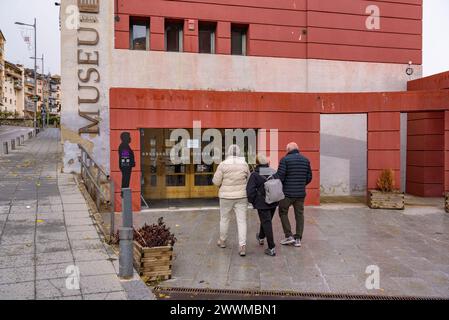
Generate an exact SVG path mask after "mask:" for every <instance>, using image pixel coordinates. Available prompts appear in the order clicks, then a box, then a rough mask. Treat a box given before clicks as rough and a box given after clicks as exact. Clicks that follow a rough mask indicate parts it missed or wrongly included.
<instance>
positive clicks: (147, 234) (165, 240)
mask: <svg viewBox="0 0 449 320" xmlns="http://www.w3.org/2000/svg"><path fill="white" fill-rule="evenodd" d="M134 240H135V241H137V242H138V243H139V244H140V245H141V246H142V247H148V248H154V247H164V246H168V245H174V244H175V243H176V241H177V239H176V237H175V235H174V234H173V233H171V232H170V228H168V227H167V226H166V224H165V222H164V219H163V218H162V217H161V218H159V219H158V221H157V224H152V225H147V224H145V225H144V226H143V227H142V228H139V229H138V230H136V229H134ZM111 242H112V243H113V244H119V242H120V238H119V232H117V234H116V235H115V236H114V237H113V239H112V241H111Z"/></svg>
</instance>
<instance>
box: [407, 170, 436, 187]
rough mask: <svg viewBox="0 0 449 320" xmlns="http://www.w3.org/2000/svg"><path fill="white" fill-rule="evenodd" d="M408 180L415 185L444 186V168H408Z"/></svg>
mask: <svg viewBox="0 0 449 320" xmlns="http://www.w3.org/2000/svg"><path fill="white" fill-rule="evenodd" d="M407 180H408V181H411V182H415V183H424V184H439V185H440V186H441V190H443V185H444V167H418V166H407Z"/></svg>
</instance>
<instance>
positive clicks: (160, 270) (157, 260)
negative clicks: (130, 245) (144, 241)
mask: <svg viewBox="0 0 449 320" xmlns="http://www.w3.org/2000/svg"><path fill="white" fill-rule="evenodd" d="M172 260H173V247H172V246H166V247H155V248H144V247H142V246H141V245H140V244H139V243H138V242H136V241H134V267H135V268H136V270H137V272H138V273H139V275H141V276H145V277H148V280H150V281H154V280H168V279H171V271H172V270H171V267H172Z"/></svg>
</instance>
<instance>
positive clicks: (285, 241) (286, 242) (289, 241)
mask: <svg viewBox="0 0 449 320" xmlns="http://www.w3.org/2000/svg"><path fill="white" fill-rule="evenodd" d="M292 243H295V238H293V237H292V236H290V237H287V238H285V239H282V240H281V244H282V245H283V246H286V245H289V244H292Z"/></svg>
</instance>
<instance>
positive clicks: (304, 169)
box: [274, 142, 312, 247]
mask: <svg viewBox="0 0 449 320" xmlns="http://www.w3.org/2000/svg"><path fill="white" fill-rule="evenodd" d="M274 178H276V179H280V180H281V181H282V185H283V191H284V195H285V198H284V200H281V201H280V202H279V216H280V218H281V223H282V229H283V230H284V233H285V239H283V240H282V241H281V244H282V245H289V244H293V245H294V246H295V247H300V246H301V240H302V233H303V231H304V200H305V198H306V186H307V185H308V184H309V183H310V182H311V181H312V169H311V168H310V161H309V159H307V158H306V157H304V156H303V155H302V154H301V153H300V152H299V148H298V145H297V144H296V143H294V142H290V143H289V144H288V145H287V155H286V156H285V157H284V158H282V159H281V161H280V163H279V168H278V171H277V173H276V174H275V175H274ZM291 205H293V208H294V210H295V220H296V233H295V234H294V235H293V233H292V230H291V225H290V220H289V219H288V209H289V208H290V206H291Z"/></svg>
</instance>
